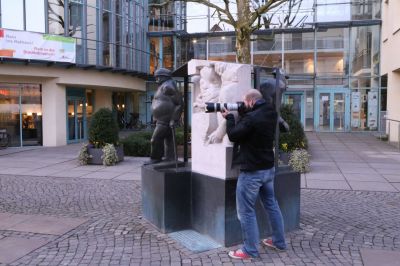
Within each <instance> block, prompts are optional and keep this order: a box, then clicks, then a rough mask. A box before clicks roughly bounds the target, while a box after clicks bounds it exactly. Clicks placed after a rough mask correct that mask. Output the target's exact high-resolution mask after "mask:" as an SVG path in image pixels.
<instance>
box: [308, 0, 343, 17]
mask: <svg viewBox="0 0 400 266" xmlns="http://www.w3.org/2000/svg"><path fill="white" fill-rule="evenodd" d="M316 12H317V21H318V22H329V21H346V20H350V13H351V1H343V0H317V10H316Z"/></svg>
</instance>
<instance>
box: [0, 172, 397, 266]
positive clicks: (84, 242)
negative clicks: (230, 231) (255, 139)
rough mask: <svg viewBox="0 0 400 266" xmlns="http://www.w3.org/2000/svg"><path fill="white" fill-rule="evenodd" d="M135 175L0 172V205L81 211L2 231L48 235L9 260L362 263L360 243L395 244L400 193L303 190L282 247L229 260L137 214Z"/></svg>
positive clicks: (11, 209) (26, 210) (13, 209)
mask: <svg viewBox="0 0 400 266" xmlns="http://www.w3.org/2000/svg"><path fill="white" fill-rule="evenodd" d="M140 193H141V190H140V182H138V181H118V180H100V179H79V178H51V177H29V176H9V175H0V212H8V213H18V214H44V215H52V216H57V217H80V218H86V219H88V221H87V222H86V223H84V224H82V225H80V226H78V227H76V228H75V229H73V230H71V231H69V232H68V233H66V234H64V235H62V236H49V235H42V234H32V233H22V232H16V231H0V239H1V238H4V237H6V236H16V237H18V236H20V235H23V237H30V238H44V239H46V240H48V241H49V242H48V243H47V244H45V245H44V246H42V247H40V248H39V249H36V250H35V251H33V252H31V253H30V254H28V255H26V256H24V257H22V258H20V259H18V260H17V261H14V262H13V263H11V265H243V264H245V265H362V261H361V256H360V248H376V249H384V250H396V251H400V222H399V221H400V204H399V202H400V193H391V192H360V191H341V190H308V189H303V190H302V196H301V204H302V205H301V228H300V229H299V230H297V231H294V232H291V233H289V234H287V240H288V242H289V248H288V250H287V251H286V252H279V253H278V252H275V251H270V250H267V249H265V248H262V247H261V250H260V251H261V258H260V259H256V260H248V261H244V262H241V261H237V260H231V259H230V258H229V257H228V256H227V251H228V249H227V248H219V249H214V250H210V251H207V252H203V253H197V254H196V253H193V252H191V251H189V250H187V249H185V248H184V247H183V246H181V245H180V244H179V243H177V242H175V241H174V240H173V239H171V238H169V237H168V235H165V234H161V233H159V232H158V231H157V230H155V229H154V228H153V227H151V226H150V225H149V224H148V223H147V222H146V221H145V220H143V219H142V217H141V210H140V199H141V196H140Z"/></svg>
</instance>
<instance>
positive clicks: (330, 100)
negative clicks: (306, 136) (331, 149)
mask: <svg viewBox="0 0 400 266" xmlns="http://www.w3.org/2000/svg"><path fill="white" fill-rule="evenodd" d="M315 99H316V100H315V120H314V121H315V125H314V127H315V130H316V131H325V132H348V131H350V106H349V102H350V93H349V92H347V91H346V90H318V91H316V95H315Z"/></svg>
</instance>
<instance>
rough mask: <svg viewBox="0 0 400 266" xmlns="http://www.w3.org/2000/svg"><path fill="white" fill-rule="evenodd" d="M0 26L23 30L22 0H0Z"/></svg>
mask: <svg viewBox="0 0 400 266" xmlns="http://www.w3.org/2000/svg"><path fill="white" fill-rule="evenodd" d="M1 26H2V27H3V28H6V29H14V30H24V4H23V0H2V1H1Z"/></svg>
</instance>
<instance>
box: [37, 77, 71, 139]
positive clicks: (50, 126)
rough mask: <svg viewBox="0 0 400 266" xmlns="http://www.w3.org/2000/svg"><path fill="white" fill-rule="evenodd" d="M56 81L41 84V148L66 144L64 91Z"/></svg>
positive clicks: (63, 87) (62, 86)
mask: <svg viewBox="0 0 400 266" xmlns="http://www.w3.org/2000/svg"><path fill="white" fill-rule="evenodd" d="M56 81H57V80H56V79H52V80H50V81H47V82H44V83H43V84H42V114H43V125H42V126H43V146H61V145H66V144H67V124H66V121H67V117H66V91H65V86H64V85H59V84H57V83H56Z"/></svg>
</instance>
